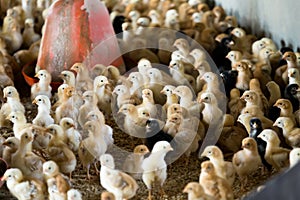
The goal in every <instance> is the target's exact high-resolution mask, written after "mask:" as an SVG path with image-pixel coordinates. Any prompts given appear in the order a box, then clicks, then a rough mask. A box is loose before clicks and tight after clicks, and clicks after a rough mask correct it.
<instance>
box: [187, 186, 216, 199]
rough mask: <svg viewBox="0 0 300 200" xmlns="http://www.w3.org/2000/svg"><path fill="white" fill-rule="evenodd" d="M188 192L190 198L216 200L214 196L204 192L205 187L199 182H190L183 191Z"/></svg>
mask: <svg viewBox="0 0 300 200" xmlns="http://www.w3.org/2000/svg"><path fill="white" fill-rule="evenodd" d="M182 192H183V193H187V194H188V200H214V199H215V198H214V197H213V196H210V195H208V194H206V193H205V192H204V189H203V187H202V186H201V185H200V183H198V182H190V183H188V184H187V185H186V186H185V187H184V189H183V191H182Z"/></svg>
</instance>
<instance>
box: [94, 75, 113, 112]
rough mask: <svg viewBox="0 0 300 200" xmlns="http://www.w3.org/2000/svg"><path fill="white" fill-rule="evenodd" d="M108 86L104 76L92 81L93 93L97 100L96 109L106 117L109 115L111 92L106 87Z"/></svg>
mask: <svg viewBox="0 0 300 200" xmlns="http://www.w3.org/2000/svg"><path fill="white" fill-rule="evenodd" d="M109 85H110V83H109V81H108V79H107V78H106V77H105V76H102V75H100V76H97V77H96V78H95V79H94V92H95V94H96V95H97V98H98V107H99V109H100V110H101V111H102V112H103V114H105V115H107V116H108V115H110V114H111V98H112V90H111V89H110V88H109V87H108V86H109Z"/></svg>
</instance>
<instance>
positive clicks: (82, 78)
mask: <svg viewBox="0 0 300 200" xmlns="http://www.w3.org/2000/svg"><path fill="white" fill-rule="evenodd" d="M70 69H71V70H74V71H75V72H76V84H75V85H76V90H78V91H81V92H84V91H86V90H93V80H92V79H91V78H90V76H89V71H88V68H87V67H86V66H85V65H84V64H83V63H75V64H73V65H72V67H71V68H70Z"/></svg>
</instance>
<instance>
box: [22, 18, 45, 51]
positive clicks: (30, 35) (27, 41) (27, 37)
mask: <svg viewBox="0 0 300 200" xmlns="http://www.w3.org/2000/svg"><path fill="white" fill-rule="evenodd" d="M22 36H23V46H24V48H26V49H27V48H29V47H30V46H31V44H33V43H34V42H36V41H38V40H39V39H41V36H40V35H39V34H38V33H36V32H35V31H34V21H33V19H32V18H27V19H26V20H25V27H24V30H23V33H22Z"/></svg>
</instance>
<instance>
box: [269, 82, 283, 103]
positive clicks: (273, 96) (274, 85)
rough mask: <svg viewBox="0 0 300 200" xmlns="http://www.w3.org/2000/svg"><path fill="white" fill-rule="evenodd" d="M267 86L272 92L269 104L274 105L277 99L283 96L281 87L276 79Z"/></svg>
mask: <svg viewBox="0 0 300 200" xmlns="http://www.w3.org/2000/svg"><path fill="white" fill-rule="evenodd" d="M266 86H267V89H268V91H269V93H270V97H269V106H272V105H274V104H275V103H276V101H277V100H278V99H280V98H281V91H280V87H279V85H278V84H277V83H276V82H275V81H270V82H268V83H267V85H266Z"/></svg>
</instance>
